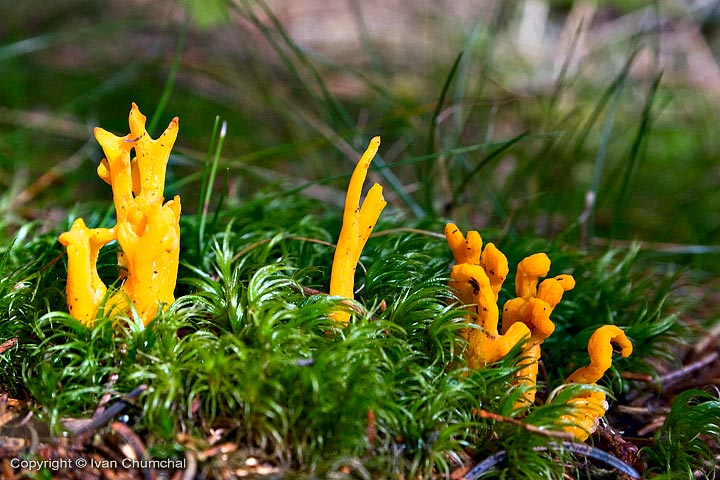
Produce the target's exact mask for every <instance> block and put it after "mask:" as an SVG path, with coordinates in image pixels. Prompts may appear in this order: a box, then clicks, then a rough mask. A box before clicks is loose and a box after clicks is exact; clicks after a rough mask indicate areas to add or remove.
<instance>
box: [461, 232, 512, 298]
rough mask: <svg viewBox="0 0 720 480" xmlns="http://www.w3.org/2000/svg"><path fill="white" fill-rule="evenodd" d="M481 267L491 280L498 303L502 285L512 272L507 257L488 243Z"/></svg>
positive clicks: (492, 244)
mask: <svg viewBox="0 0 720 480" xmlns="http://www.w3.org/2000/svg"><path fill="white" fill-rule="evenodd" d="M469 236H470V234H468V237H469ZM480 265H482V267H483V270H485V273H487V276H488V278H489V279H490V286H491V287H492V291H493V293H494V294H495V301H496V302H497V300H498V295H499V294H500V289H501V288H502V284H503V283H504V282H505V279H506V278H507V276H508V273H509V272H510V268H509V267H508V261H507V257H506V256H505V255H504V254H503V253H502V252H501V251H500V250H498V248H497V247H496V246H495V244H494V243H488V244H487V246H486V247H485V250H483V252H482V257H481V258H480Z"/></svg>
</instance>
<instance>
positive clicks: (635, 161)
mask: <svg viewBox="0 0 720 480" xmlns="http://www.w3.org/2000/svg"><path fill="white" fill-rule="evenodd" d="M661 80H662V72H660V73H659V74H658V75H656V76H655V79H654V80H653V83H652V85H651V86H650V91H649V92H648V95H647V97H646V99H645V105H644V106H643V110H642V113H641V115H640V124H639V125H638V128H637V133H636V134H635V138H634V139H633V143H632V145H631V147H630V153H629V155H628V157H629V158H628V162H627V167H626V170H625V172H623V173H622V174H621V175H620V178H621V181H622V185H621V187H620V192H619V193H618V195H617V198H616V199H615V213H614V215H613V228H612V234H611V238H614V237H615V235H616V233H617V232H618V231H619V230H618V229H619V227H620V225H621V223H622V219H623V212H624V211H625V203H626V201H627V197H628V193H629V190H630V184H631V183H632V180H633V179H634V178H635V175H636V174H637V170H638V168H639V164H640V154H641V148H642V146H643V145H644V143H645V142H644V141H645V139H646V138H647V136H648V135H649V133H650V131H651V129H652V121H653V118H652V107H653V103H654V101H655V99H656V95H657V92H658V88H659V87H660V82H661Z"/></svg>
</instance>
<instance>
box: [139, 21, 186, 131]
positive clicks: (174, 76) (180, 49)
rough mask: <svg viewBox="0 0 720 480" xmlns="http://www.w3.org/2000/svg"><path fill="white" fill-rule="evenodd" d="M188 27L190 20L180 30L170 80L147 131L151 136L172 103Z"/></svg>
mask: <svg viewBox="0 0 720 480" xmlns="http://www.w3.org/2000/svg"><path fill="white" fill-rule="evenodd" d="M188 25H189V20H186V21H185V24H184V25H183V27H182V30H180V35H179V37H178V40H177V45H176V47H175V55H174V56H173V62H172V65H171V66H170V73H169V74H168V78H167V80H166V81H165V86H164V87H163V92H162V95H161V96H160V100H159V101H158V105H157V108H156V109H155V113H153V116H152V119H150V126H149V127H148V128H147V131H148V133H150V135H152V134H153V133H154V132H155V129H156V128H157V126H158V123H159V122H160V119H161V118H162V116H163V113H165V108H166V107H167V104H168V102H169V101H170V95H171V94H172V91H173V88H174V87H175V80H176V79H177V74H178V72H179V71H180V60H181V59H182V55H183V51H184V50H185V40H186V39H187V32H188Z"/></svg>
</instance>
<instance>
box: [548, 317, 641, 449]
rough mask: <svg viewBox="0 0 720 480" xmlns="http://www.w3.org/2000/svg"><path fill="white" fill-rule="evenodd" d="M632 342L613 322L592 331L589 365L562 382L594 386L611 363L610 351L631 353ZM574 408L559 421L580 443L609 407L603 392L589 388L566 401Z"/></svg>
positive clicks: (589, 343) (627, 354)
mask: <svg viewBox="0 0 720 480" xmlns="http://www.w3.org/2000/svg"><path fill="white" fill-rule="evenodd" d="M632 350H633V347H632V343H630V340H628V338H627V337H626V336H625V332H623V331H622V330H620V329H619V328H618V327H616V326H615V325H604V326H602V327H600V328H598V329H597V330H595V333H593V334H592V336H591V337H590V341H589V342H588V353H589V354H590V364H589V365H588V366H586V367H582V368H579V369H577V370H575V372H573V373H572V374H571V375H570V376H569V377H568V378H567V379H566V380H565V383H566V384H569V383H582V384H589V385H594V384H596V382H598V381H599V380H600V379H601V378H602V376H603V375H604V374H605V372H606V371H607V370H608V369H609V368H610V366H611V365H612V354H613V352H615V351H617V352H618V353H619V354H620V355H621V356H623V357H627V356H629V355H630V354H632ZM567 404H568V405H571V406H573V407H574V411H573V413H572V414H569V415H563V416H562V417H561V420H563V421H564V422H566V423H568V424H569V425H566V426H564V427H563V428H564V430H565V431H567V432H570V433H572V435H573V436H574V437H575V439H576V440H578V441H580V442H583V441H585V440H586V439H587V438H588V436H589V435H590V434H591V433H593V432H594V431H595V430H596V429H597V425H598V422H599V420H600V417H602V416H603V415H605V412H606V411H607V409H608V403H607V399H606V396H605V394H604V393H603V392H599V391H591V392H587V393H583V394H581V395H578V396H576V397H574V398H572V399H570V400H569V401H568V402H567Z"/></svg>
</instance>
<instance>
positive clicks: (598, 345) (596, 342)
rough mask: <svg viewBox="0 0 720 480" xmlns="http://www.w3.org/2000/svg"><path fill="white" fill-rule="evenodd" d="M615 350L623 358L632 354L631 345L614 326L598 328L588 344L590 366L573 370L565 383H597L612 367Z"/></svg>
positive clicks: (623, 334) (623, 333)
mask: <svg viewBox="0 0 720 480" xmlns="http://www.w3.org/2000/svg"><path fill="white" fill-rule="evenodd" d="M616 349H617V350H619V353H620V355H621V356H623V357H627V356H629V355H630V354H631V353H632V351H633V347H632V343H630V340H628V338H627V337H626V336H625V332H623V331H622V330H620V329H619V328H618V327H616V326H615V325H603V326H602V327H600V328H598V329H597V330H595V333H593V334H592V336H591V337H590V341H589V342H588V353H589V354H590V365H588V366H587V367H582V368H579V369H577V370H575V371H574V372H573V373H572V374H571V375H570V376H569V377H568V378H567V380H565V383H597V382H598V381H599V380H600V379H601V378H602V376H603V375H604V374H605V372H606V371H607V369H608V368H610V366H611V365H612V354H613V351H615V350H616Z"/></svg>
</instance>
